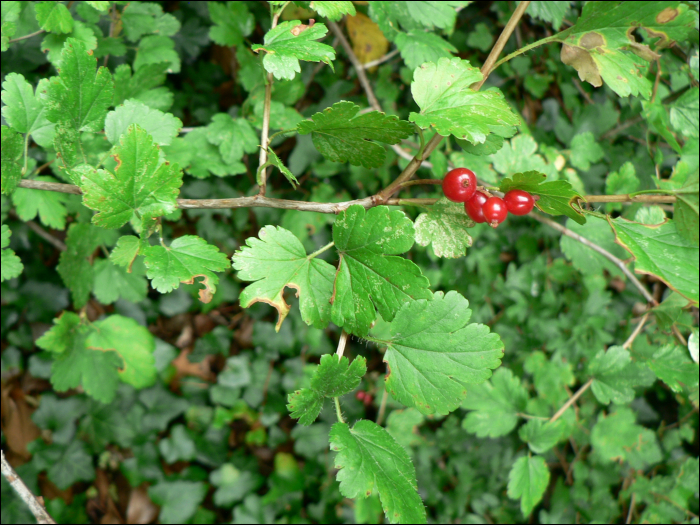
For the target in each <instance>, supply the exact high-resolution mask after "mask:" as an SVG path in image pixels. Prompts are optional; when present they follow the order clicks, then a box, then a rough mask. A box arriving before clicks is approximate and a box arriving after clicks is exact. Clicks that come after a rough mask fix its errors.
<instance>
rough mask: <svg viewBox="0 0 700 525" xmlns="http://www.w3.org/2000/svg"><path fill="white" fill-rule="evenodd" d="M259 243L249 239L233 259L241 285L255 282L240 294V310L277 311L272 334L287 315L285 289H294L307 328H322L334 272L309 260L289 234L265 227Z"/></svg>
mask: <svg viewBox="0 0 700 525" xmlns="http://www.w3.org/2000/svg"><path fill="white" fill-rule="evenodd" d="M259 237H260V238H259V239H255V238H253V237H250V238H248V239H247V241H246V242H247V246H243V247H242V248H241V250H240V251H238V252H236V253H235V254H234V255H233V268H234V269H235V270H237V271H238V278H239V279H241V280H243V281H255V282H254V284H251V285H250V286H248V287H247V288H246V289H245V290H243V292H241V296H240V301H241V306H242V307H243V308H248V307H249V306H250V305H252V304H253V303H256V302H263V303H267V304H269V305H270V306H273V307H274V308H276V309H277V312H278V313H279V317H278V319H277V326H276V330H277V331H279V328H280V326H281V325H282V321H284V318H285V317H287V314H288V313H289V305H288V304H287V303H286V301H285V300H284V296H283V292H284V289H285V287H290V288H294V289H296V291H297V296H298V297H299V309H300V310H301V317H302V319H303V320H304V322H305V323H306V324H308V325H313V326H315V327H316V328H325V327H326V325H327V324H328V322H329V321H330V304H329V301H330V298H331V295H332V293H333V278H334V275H335V268H333V266H331V265H330V264H328V263H327V262H325V261H323V260H321V259H317V258H315V257H309V256H307V255H306V250H305V249H304V246H303V245H302V244H301V242H300V241H299V239H297V238H296V237H295V236H294V235H293V234H292V233H291V232H290V231H288V230H285V229H284V228H280V227H278V226H277V227H276V226H265V227H264V228H262V229H261V230H260V233H259Z"/></svg>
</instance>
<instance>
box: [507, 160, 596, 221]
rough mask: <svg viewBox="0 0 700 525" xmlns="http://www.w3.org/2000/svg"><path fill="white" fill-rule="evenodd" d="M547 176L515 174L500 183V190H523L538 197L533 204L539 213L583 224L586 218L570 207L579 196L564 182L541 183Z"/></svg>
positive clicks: (529, 173)
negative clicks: (562, 216)
mask: <svg viewBox="0 0 700 525" xmlns="http://www.w3.org/2000/svg"><path fill="white" fill-rule="evenodd" d="M546 178H547V176H546V175H545V174H544V173H540V172H537V171H526V172H525V173H516V174H515V175H513V177H512V178H508V179H503V180H502V181H501V186H500V188H499V189H500V190H501V191H502V192H503V193H506V192H508V191H510V190H512V189H520V190H525V191H527V192H528V193H530V194H532V195H539V196H540V198H539V200H538V201H536V202H535V206H537V207H538V208H539V209H540V210H541V211H543V212H545V213H549V214H550V215H566V216H567V217H569V218H571V219H573V220H575V221H576V222H578V223H579V224H585V222H586V218H585V217H584V216H583V214H582V213H581V212H579V211H577V210H576V209H574V208H573V207H572V206H571V203H572V202H574V201H575V200H576V199H577V198H580V197H581V196H580V195H579V194H578V192H576V190H574V189H573V188H572V187H571V184H570V183H569V182H567V181H565V180H557V181H552V182H543V181H544V180H545V179H546Z"/></svg>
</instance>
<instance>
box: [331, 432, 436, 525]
mask: <svg viewBox="0 0 700 525" xmlns="http://www.w3.org/2000/svg"><path fill="white" fill-rule="evenodd" d="M329 440H330V444H331V450H335V451H336V452H337V453H338V454H337V456H336V457H335V467H336V468H337V469H339V470H338V474H337V475H336V477H337V479H338V482H339V483H340V493H341V494H342V495H343V496H345V497H346V498H366V497H368V496H369V495H370V494H372V492H373V491H375V490H376V491H377V492H378V493H379V498H380V500H381V502H382V508H383V509H384V513H385V514H386V517H387V519H388V520H389V522H390V523H427V519H426V515H425V508H424V506H423V502H422V501H421V498H420V496H419V495H418V492H417V491H416V471H415V469H414V467H413V464H412V463H411V460H410V458H409V457H408V454H407V453H406V450H405V449H404V448H403V447H402V446H401V445H399V444H398V443H396V441H394V439H393V438H392V437H391V435H390V434H389V433H388V432H387V431H386V430H385V429H383V428H382V427H380V426H379V425H377V424H376V423H373V422H372V421H365V420H361V421H358V422H357V423H355V426H354V427H353V428H352V429H351V428H350V427H349V426H348V425H347V424H345V423H336V424H335V425H333V428H332V429H331V433H330V435H329Z"/></svg>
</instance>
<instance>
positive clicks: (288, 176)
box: [267, 148, 299, 189]
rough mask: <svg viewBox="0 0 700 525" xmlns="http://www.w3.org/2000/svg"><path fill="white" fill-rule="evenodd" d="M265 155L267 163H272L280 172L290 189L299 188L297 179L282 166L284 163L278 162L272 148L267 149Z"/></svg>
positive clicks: (278, 159)
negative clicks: (290, 186)
mask: <svg viewBox="0 0 700 525" xmlns="http://www.w3.org/2000/svg"><path fill="white" fill-rule="evenodd" d="M267 153H268V157H269V161H270V162H272V163H273V164H274V165H275V166H276V167H277V169H278V170H280V172H281V173H282V175H284V176H285V177H286V179H287V180H288V181H289V183H290V184H291V185H292V187H293V188H295V189H296V188H297V187H299V181H298V180H297V178H296V177H295V176H294V174H293V173H292V172H291V171H289V168H288V167H287V166H285V165H284V163H283V162H282V161H281V160H280V158H279V157H278V156H277V154H276V153H275V152H274V151H272V148H268V150H267Z"/></svg>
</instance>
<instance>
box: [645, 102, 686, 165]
mask: <svg viewBox="0 0 700 525" xmlns="http://www.w3.org/2000/svg"><path fill="white" fill-rule="evenodd" d="M642 108H643V109H644V113H643V115H644V118H645V120H646V121H647V124H649V127H650V128H651V129H652V130H654V131H656V133H658V134H659V135H661V136H662V137H663V138H664V139H665V140H666V143H667V144H668V145H669V146H671V147H672V148H673V150H674V151H675V152H676V153H678V154H679V155H680V153H681V146H680V144H678V141H677V140H676V137H674V136H673V133H671V121H670V119H669V115H668V109H667V108H666V106H664V105H663V104H662V103H661V102H660V101H653V102H652V101H650V102H643V103H642Z"/></svg>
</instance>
